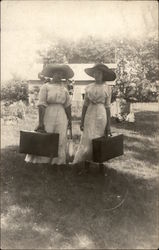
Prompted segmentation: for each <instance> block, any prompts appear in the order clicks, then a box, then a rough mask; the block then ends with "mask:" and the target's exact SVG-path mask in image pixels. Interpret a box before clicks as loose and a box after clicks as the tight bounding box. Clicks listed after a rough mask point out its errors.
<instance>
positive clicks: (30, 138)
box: [19, 131, 59, 157]
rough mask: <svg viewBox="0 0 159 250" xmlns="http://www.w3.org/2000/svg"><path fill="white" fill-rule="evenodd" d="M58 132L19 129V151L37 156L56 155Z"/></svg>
mask: <svg viewBox="0 0 159 250" xmlns="http://www.w3.org/2000/svg"><path fill="white" fill-rule="evenodd" d="M58 144H59V134H57V133H40V132H35V131H33V132H29V131H20V144H19V152H20V153H24V154H32V155H37V156H47V157H58Z"/></svg>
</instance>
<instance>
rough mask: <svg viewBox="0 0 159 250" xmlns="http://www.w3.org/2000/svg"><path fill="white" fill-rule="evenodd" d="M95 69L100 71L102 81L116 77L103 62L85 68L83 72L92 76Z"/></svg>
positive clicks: (112, 79)
mask: <svg viewBox="0 0 159 250" xmlns="http://www.w3.org/2000/svg"><path fill="white" fill-rule="evenodd" d="M96 69H98V70H101V71H102V73H103V81H114V80H115V79H116V74H115V73H114V72H113V71H112V70H111V69H109V68H108V67H107V66H106V65H105V64H103V63H97V64H95V65H94V66H93V67H92V68H86V69H85V72H86V74H87V75H89V76H91V77H93V78H94V72H95V70H96Z"/></svg>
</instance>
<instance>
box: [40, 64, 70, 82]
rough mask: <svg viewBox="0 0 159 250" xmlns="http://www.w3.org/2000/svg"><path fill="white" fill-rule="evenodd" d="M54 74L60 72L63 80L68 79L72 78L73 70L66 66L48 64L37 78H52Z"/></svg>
mask: <svg viewBox="0 0 159 250" xmlns="http://www.w3.org/2000/svg"><path fill="white" fill-rule="evenodd" d="M56 72H62V73H63V78H65V79H69V78H72V77H73V76H74V72H73V70H72V69H71V68H70V66H69V65H66V64H48V65H46V66H45V67H44V69H43V70H42V72H41V73H40V74H39V76H40V75H42V76H44V77H48V78H53V76H54V73H56Z"/></svg>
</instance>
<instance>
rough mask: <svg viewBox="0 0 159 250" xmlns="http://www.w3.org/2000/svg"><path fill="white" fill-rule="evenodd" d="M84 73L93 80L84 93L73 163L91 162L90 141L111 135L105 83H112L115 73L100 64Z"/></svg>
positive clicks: (107, 94)
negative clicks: (80, 132) (79, 135)
mask: <svg viewBox="0 0 159 250" xmlns="http://www.w3.org/2000/svg"><path fill="white" fill-rule="evenodd" d="M85 72H86V73H87V74H88V75H90V76H92V77H94V78H95V83H92V84H89V85H88V86H87V88H86V91H85V99H84V104H83V109H82V118H81V125H80V128H81V130H82V131H83V134H82V136H81V141H80V145H79V147H78V150H77V152H76V154H75V158H74V161H73V163H79V162H85V161H91V160H93V155H92V139H94V138H98V137H101V136H103V135H104V134H107V135H109V134H111V130H110V95H109V93H108V87H107V85H105V84H104V82H105V81H113V80H115V78H116V75H115V73H114V72H113V71H112V70H110V69H109V68H108V67H107V66H105V65H104V64H102V63H98V64H96V65H95V66H94V67H93V68H87V69H85Z"/></svg>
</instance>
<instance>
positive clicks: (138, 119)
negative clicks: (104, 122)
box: [112, 111, 159, 136]
mask: <svg viewBox="0 0 159 250" xmlns="http://www.w3.org/2000/svg"><path fill="white" fill-rule="evenodd" d="M112 125H113V127H115V128H121V129H125V130H131V131H134V132H137V133H139V134H141V135H146V136H153V135H154V134H155V133H157V132H158V131H159V113H158V112H150V111H144V112H138V113H135V123H128V122H121V123H117V122H116V121H115V120H114V119H112Z"/></svg>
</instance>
